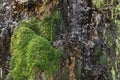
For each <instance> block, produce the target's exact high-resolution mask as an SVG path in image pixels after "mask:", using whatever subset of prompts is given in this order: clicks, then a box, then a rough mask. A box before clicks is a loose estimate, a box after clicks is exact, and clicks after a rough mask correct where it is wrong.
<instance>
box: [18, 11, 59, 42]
mask: <svg viewBox="0 0 120 80" xmlns="http://www.w3.org/2000/svg"><path fill="white" fill-rule="evenodd" d="M60 24H61V14H60V12H59V11H54V12H53V13H52V14H51V15H49V16H47V17H46V18H44V19H43V20H38V19H36V18H34V17H32V18H31V19H29V20H28V21H24V22H21V24H20V26H24V27H29V28H30V29H31V30H33V31H35V33H36V34H37V35H41V36H43V37H45V38H46V39H47V40H49V41H52V40H53V39H54V35H55V33H56V30H58V28H59V26H60Z"/></svg>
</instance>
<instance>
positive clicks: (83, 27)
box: [57, 0, 115, 80]
mask: <svg viewBox="0 0 120 80" xmlns="http://www.w3.org/2000/svg"><path fill="white" fill-rule="evenodd" d="M60 4H61V12H62V15H63V26H62V27H61V35H58V36H60V38H59V40H58V41H61V42H59V43H62V42H63V49H64V51H65V53H64V54H65V55H64V57H63V60H62V63H61V69H60V72H58V75H59V76H60V77H59V76H58V77H57V80H112V77H111V68H112V66H110V65H109V64H114V63H115V60H114V59H110V58H111V55H112V56H113V57H115V56H114V55H115V52H114V50H113V49H112V47H113V46H114V44H113V45H110V44H109V43H108V41H109V40H108V39H109V37H108V35H107V34H108V32H109V31H110V26H108V25H107V26H106V24H108V22H107V21H106V18H105V16H104V14H103V13H102V12H101V11H99V10H97V9H96V7H95V6H94V5H93V4H92V0H65V1H64V0H61V2H60ZM114 34H115V32H114V31H113V33H111V34H110V35H114ZM113 38H114V39H115V37H114V36H113ZM111 43H114V41H113V42H111ZM60 45H61V44H60ZM114 48H115V47H114ZM111 51H113V53H111ZM104 59H106V60H104ZM108 59H110V61H112V63H111V62H109V61H108ZM61 76H62V77H61Z"/></svg>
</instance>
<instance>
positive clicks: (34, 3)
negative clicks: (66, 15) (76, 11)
mask: <svg viewBox="0 0 120 80" xmlns="http://www.w3.org/2000/svg"><path fill="white" fill-rule="evenodd" d="M57 4H58V1H57V0H50V1H49V0H46V1H43V0H1V2H0V73H1V74H0V77H1V78H2V79H4V78H5V77H6V75H7V74H8V72H9V63H10V58H11V52H10V43H11V35H12V34H13V31H14V28H15V27H16V26H17V24H18V22H19V21H22V20H27V19H29V18H30V17H32V16H34V17H36V18H39V19H44V17H47V16H49V15H50V14H51V12H52V11H54V9H55V8H54V7H55V6H57Z"/></svg>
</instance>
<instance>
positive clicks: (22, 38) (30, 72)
mask: <svg viewBox="0 0 120 80" xmlns="http://www.w3.org/2000/svg"><path fill="white" fill-rule="evenodd" d="M58 18H59V17H58V12H55V13H53V14H52V15H50V16H49V17H46V18H45V19H44V20H37V19H35V18H31V19H30V20H28V21H25V22H22V23H21V24H20V25H19V27H17V28H16V29H15V31H14V33H13V35H12V38H11V52H12V59H11V63H10V65H11V66H10V73H9V75H8V77H7V78H6V80H9V78H10V79H12V80H35V76H36V75H37V73H38V72H40V73H41V72H44V73H45V75H47V76H53V75H54V73H55V72H56V70H57V68H58V67H59V62H60V57H61V52H60V51H59V50H57V49H55V48H53V47H52V46H51V45H50V42H49V41H52V39H53V36H54V34H55V28H56V27H58V26H59V25H58V23H59V24H60V22H59V19H58ZM48 78H49V77H48Z"/></svg>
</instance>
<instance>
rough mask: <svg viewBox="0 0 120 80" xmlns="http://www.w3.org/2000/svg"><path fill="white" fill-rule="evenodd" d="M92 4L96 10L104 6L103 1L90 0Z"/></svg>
mask: <svg viewBox="0 0 120 80" xmlns="http://www.w3.org/2000/svg"><path fill="white" fill-rule="evenodd" d="M92 1H93V4H94V5H96V7H97V8H100V7H101V6H103V4H104V0H92Z"/></svg>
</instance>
